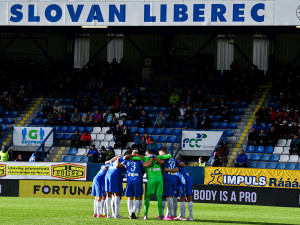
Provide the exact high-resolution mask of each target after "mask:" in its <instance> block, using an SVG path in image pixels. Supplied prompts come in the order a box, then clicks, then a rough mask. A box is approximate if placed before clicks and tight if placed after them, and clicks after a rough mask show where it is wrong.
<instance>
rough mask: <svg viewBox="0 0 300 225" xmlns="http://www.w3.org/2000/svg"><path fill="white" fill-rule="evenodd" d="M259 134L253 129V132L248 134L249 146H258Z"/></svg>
mask: <svg viewBox="0 0 300 225" xmlns="http://www.w3.org/2000/svg"><path fill="white" fill-rule="evenodd" d="M257 137H258V134H257V132H256V131H255V129H254V128H253V127H252V129H251V132H250V133H249V134H248V145H256V141H257Z"/></svg>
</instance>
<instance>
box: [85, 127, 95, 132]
mask: <svg viewBox="0 0 300 225" xmlns="http://www.w3.org/2000/svg"><path fill="white" fill-rule="evenodd" d="M85 129H86V130H87V132H89V133H92V132H93V127H86V128H85Z"/></svg>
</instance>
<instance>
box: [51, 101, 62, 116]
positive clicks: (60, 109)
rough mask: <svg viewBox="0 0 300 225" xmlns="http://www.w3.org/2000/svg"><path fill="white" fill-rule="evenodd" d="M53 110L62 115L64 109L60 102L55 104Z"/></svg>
mask: <svg viewBox="0 0 300 225" xmlns="http://www.w3.org/2000/svg"><path fill="white" fill-rule="evenodd" d="M53 109H56V111H57V113H62V111H63V109H62V106H61V105H60V104H59V101H58V100H56V101H55V102H54V106H53Z"/></svg>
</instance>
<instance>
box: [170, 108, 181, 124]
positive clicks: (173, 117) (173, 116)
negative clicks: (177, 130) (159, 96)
mask: <svg viewBox="0 0 300 225" xmlns="http://www.w3.org/2000/svg"><path fill="white" fill-rule="evenodd" d="M179 115H180V111H179V109H178V108H177V107H176V105H175V104H173V105H172V108H171V110H170V113H169V117H168V120H169V121H177V119H178V117H179Z"/></svg>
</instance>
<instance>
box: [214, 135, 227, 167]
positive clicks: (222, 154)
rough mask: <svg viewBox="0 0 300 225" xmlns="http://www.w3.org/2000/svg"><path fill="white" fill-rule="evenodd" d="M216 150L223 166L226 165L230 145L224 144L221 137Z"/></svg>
mask: <svg viewBox="0 0 300 225" xmlns="http://www.w3.org/2000/svg"><path fill="white" fill-rule="evenodd" d="M216 152H217V153H218V156H219V158H220V160H221V165H222V167H226V165H227V163H228V158H227V157H228V154H229V149H228V147H227V146H226V145H225V144H224V142H223V140H222V139H221V140H220V142H219V144H218V146H217V148H216Z"/></svg>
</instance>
